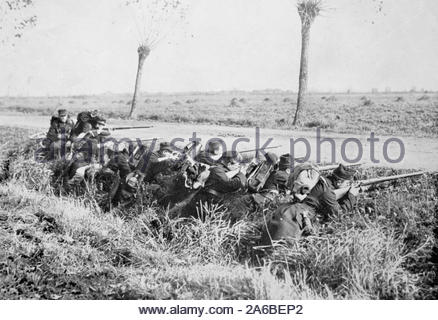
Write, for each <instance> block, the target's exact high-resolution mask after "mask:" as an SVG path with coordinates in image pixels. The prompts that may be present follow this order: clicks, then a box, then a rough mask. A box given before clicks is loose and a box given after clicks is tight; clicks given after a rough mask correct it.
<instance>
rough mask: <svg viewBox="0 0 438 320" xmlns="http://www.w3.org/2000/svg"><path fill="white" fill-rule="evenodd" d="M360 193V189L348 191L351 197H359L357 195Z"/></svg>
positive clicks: (352, 188)
mask: <svg viewBox="0 0 438 320" xmlns="http://www.w3.org/2000/svg"><path fill="white" fill-rule="evenodd" d="M359 192H360V187H354V186H353V187H351V188H350V190H348V193H350V194H351V195H353V196H355V197H357V195H358V194H359Z"/></svg>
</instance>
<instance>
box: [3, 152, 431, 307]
mask: <svg viewBox="0 0 438 320" xmlns="http://www.w3.org/2000/svg"><path fill="white" fill-rule="evenodd" d="M18 145H20V144H18ZM17 150H18V149H15V151H14V152H15V153H14V152H13V153H11V154H13V155H14V156H13V157H11V158H10V159H8V160H9V165H8V168H7V169H8V175H7V178H5V179H4V180H3V181H2V182H1V183H0V283H1V285H0V297H2V298H50V299H58V298H61V299H67V298H72V299H74V298H91V299H95V298H101V299H145V298H155V299H168V298H172V299H175V298H179V299H223V298H228V299H413V298H436V296H437V292H438V291H437V290H436V289H437V287H436V283H437V281H436V280H437V279H436V274H437V269H436V265H434V263H433V261H436V260H433V259H436V256H434V250H435V252H436V243H437V239H436V234H435V233H436V227H437V217H436V214H437V213H436V208H437V207H438V206H437V204H438V201H437V185H438V184H437V179H436V177H434V176H432V175H426V176H424V177H423V178H421V179H412V180H406V181H403V182H396V183H393V184H387V185H385V186H384V187H379V188H375V189H374V190H371V191H370V192H368V193H366V194H364V195H362V196H361V197H360V198H359V203H358V206H357V208H356V209H355V210H354V211H352V212H349V213H342V214H340V215H339V216H337V217H333V219H332V220H331V221H329V222H324V223H316V225H315V226H316V228H317V230H318V233H317V235H316V236H313V237H308V238H306V239H304V240H302V241H300V242H296V243H295V242H292V243H290V244H289V245H288V246H277V247H275V248H264V249H263V248H262V249H261V248H258V247H257V244H258V240H259V238H260V233H261V227H262V226H263V223H261V221H260V218H261V217H262V214H263V212H262V211H263V210H271V209H273V208H274V207H275V203H274V204H271V206H270V207H266V208H262V209H261V210H260V211H259V212H256V213H252V212H251V213H250V214H248V213H243V214H241V218H240V219H238V220H237V221H236V222H235V223H234V222H233V223H231V222H230V221H229V219H228V216H229V215H230V212H229V210H228V209H227V208H226V207H225V206H217V205H216V206H215V205H213V206H203V207H202V210H201V211H199V213H198V214H199V218H189V219H172V218H170V217H169V213H168V211H167V210H166V209H165V208H161V207H159V206H157V204H156V203H155V202H154V201H153V199H151V198H150V196H149V195H148V193H147V192H146V193H145V194H143V195H142V197H140V198H139V199H138V200H137V201H136V202H135V203H133V204H132V205H131V206H130V207H128V208H116V209H113V210H111V211H109V212H103V211H102V210H100V208H99V207H98V206H97V205H96V202H95V201H93V199H92V197H93V195H94V193H92V192H91V193H86V194H83V195H82V196H81V197H77V196H74V195H71V194H70V195H65V194H62V193H61V194H59V193H58V192H54V191H53V189H52V185H51V179H49V178H47V177H48V176H50V174H49V171H50V170H51V169H52V168H50V167H47V165H46V164H38V163H35V162H34V160H33V159H32V157H31V153H29V152H28V151H26V150H27V149H26V148H23V149H20V150H21V151H19V152H18V151H17ZM394 173H398V172H397V171H393V170H392V169H384V168H369V169H364V170H361V171H360V176H361V178H367V177H372V176H377V175H389V174H394ZM37 181H40V183H37ZM280 200H281V199H279V200H278V201H280ZM435 254H436V253H435Z"/></svg>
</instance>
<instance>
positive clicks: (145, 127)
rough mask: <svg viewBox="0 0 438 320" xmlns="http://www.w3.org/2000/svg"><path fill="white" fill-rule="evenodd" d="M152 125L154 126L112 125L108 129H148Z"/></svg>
mask: <svg viewBox="0 0 438 320" xmlns="http://www.w3.org/2000/svg"><path fill="white" fill-rule="evenodd" d="M153 127H154V126H130V127H112V128H108V129H109V130H111V131H116V130H130V129H149V128H153Z"/></svg>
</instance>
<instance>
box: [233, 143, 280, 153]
mask: <svg viewBox="0 0 438 320" xmlns="http://www.w3.org/2000/svg"><path fill="white" fill-rule="evenodd" d="M280 147H281V145H279V146H273V147H266V148H258V149H250V150H244V151H239V153H249V152H254V151H257V150H262V149H277V148H280Z"/></svg>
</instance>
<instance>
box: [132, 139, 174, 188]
mask: <svg viewBox="0 0 438 320" xmlns="http://www.w3.org/2000/svg"><path fill="white" fill-rule="evenodd" d="M165 151H167V152H169V153H171V152H172V151H173V150H172V148H171V147H170V144H169V143H167V142H162V143H160V150H159V151H158V152H151V153H150V154H148V152H149V151H146V152H145V153H144V154H143V156H142V157H141V159H140V161H139V163H138V164H137V168H136V170H137V171H138V172H140V173H141V174H142V175H143V177H144V178H143V179H144V181H145V182H148V183H152V182H154V181H155V180H156V179H157V177H159V175H161V176H167V175H171V174H172V173H174V172H175V171H176V170H177V169H178V166H179V165H180V162H179V161H177V160H175V159H173V158H170V157H169V158H168V159H163V158H165V155H164V152H165Z"/></svg>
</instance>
